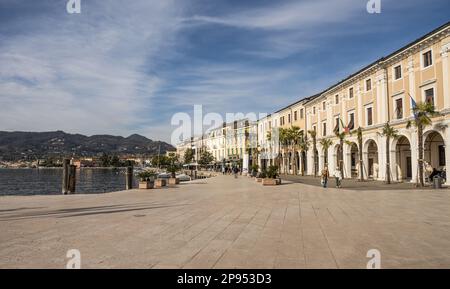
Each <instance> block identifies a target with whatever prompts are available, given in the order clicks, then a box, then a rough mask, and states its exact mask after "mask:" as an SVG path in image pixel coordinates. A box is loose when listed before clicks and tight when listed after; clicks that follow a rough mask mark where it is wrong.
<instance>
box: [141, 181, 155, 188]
mask: <svg viewBox="0 0 450 289" xmlns="http://www.w3.org/2000/svg"><path fill="white" fill-rule="evenodd" d="M154 185H155V183H154V182H153V181H140V182H139V189H143V190H147V189H153V187H154Z"/></svg>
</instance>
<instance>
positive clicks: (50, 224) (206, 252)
mask: <svg viewBox="0 0 450 289" xmlns="http://www.w3.org/2000/svg"><path fill="white" fill-rule="evenodd" d="M449 208H450V190H448V189H445V190H440V191H431V190H426V191H420V190H393V191H386V190H381V191H373V190H372V191H369V190H367V191H355V190H345V189H341V190H336V189H322V188H320V187H315V186H309V185H305V184H299V183H287V182H285V184H283V185H281V186H277V187H263V186H262V185H261V184H260V183H256V182H255V181H254V180H252V179H249V178H247V177H239V179H237V180H236V179H234V178H233V176H218V177H215V178H211V179H205V180H197V181H194V182H190V183H184V184H180V185H179V186H177V187H173V188H165V189H158V190H146V191H142V190H141V191H139V190H132V191H123V192H115V193H108V194H99V195H71V196H29V197H20V196H9V197H2V198H0V268H65V264H66V262H67V260H68V259H67V258H66V253H67V251H68V250H69V249H78V250H80V252H81V266H82V268H366V263H367V262H368V260H369V259H368V258H367V257H366V254H367V251H368V250H369V249H378V250H379V251H380V252H381V267H382V268H450V210H449Z"/></svg>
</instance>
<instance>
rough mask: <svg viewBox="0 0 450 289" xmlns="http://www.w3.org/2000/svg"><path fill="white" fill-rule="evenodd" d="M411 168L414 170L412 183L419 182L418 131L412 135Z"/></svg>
mask: <svg viewBox="0 0 450 289" xmlns="http://www.w3.org/2000/svg"><path fill="white" fill-rule="evenodd" d="M410 145H411V168H412V174H411V175H412V178H411V182H412V183H415V182H417V175H418V170H417V168H418V159H419V148H418V147H417V130H414V132H413V133H412V134H411V143H410Z"/></svg>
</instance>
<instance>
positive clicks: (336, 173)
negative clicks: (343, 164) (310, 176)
mask: <svg viewBox="0 0 450 289" xmlns="http://www.w3.org/2000/svg"><path fill="white" fill-rule="evenodd" d="M329 178H330V172H329V171H328V167H325V168H324V169H323V170H322V175H321V179H320V181H321V183H322V186H323V187H324V188H326V187H327V186H328V179H329ZM334 179H335V180H336V188H338V189H339V188H341V184H342V171H341V169H340V168H336V169H335V170H334Z"/></svg>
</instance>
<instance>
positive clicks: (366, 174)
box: [358, 145, 375, 180]
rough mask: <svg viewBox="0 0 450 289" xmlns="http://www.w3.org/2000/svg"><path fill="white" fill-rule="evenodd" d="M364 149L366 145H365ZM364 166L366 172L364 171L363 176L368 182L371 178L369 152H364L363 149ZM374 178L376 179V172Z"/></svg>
mask: <svg viewBox="0 0 450 289" xmlns="http://www.w3.org/2000/svg"><path fill="white" fill-rule="evenodd" d="M363 148H364V145H363ZM362 160H363V166H364V171H363V173H364V174H363V176H364V179H365V180H367V179H368V178H369V152H368V151H364V149H363V157H362ZM358 172H359V168H358ZM359 176H361V172H359ZM374 177H375V172H374Z"/></svg>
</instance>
